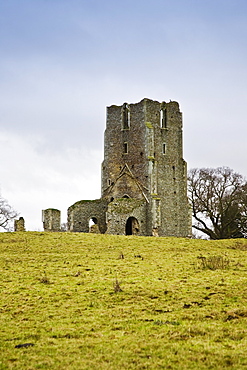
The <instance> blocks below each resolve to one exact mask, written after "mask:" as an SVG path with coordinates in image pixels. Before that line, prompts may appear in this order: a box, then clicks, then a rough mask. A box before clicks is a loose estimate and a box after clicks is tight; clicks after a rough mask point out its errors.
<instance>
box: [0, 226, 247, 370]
mask: <svg viewBox="0 0 247 370" xmlns="http://www.w3.org/2000/svg"><path fill="white" fill-rule="evenodd" d="M0 261H1V262H0V268H1V275H0V283H1V296H0V299H1V306H0V310H1V315H0V328H1V336H0V337H1V339H0V340H1V354H0V369H18V370H19V369H25V370H26V369H49V370H50V369H59V370H61V369H64V370H65V369H66V370H70V369H98V370H99V369H107V370H111V369H112V370H113V369H114V370H116V369H126V370H127V369H223V368H224V369H225V368H229V369H244V368H247V352H246V348H247V305H246V303H247V242H246V241H245V240H240V241H236V240H222V241H206V240H189V239H177V238H154V237H133V236H130V237H125V236H109V235H93V234H81V233H80V234H79V233H37V232H23V233H0ZM22 345H24V346H22ZM16 346H17V347H16Z"/></svg>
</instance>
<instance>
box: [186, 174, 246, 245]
mask: <svg viewBox="0 0 247 370" xmlns="http://www.w3.org/2000/svg"><path fill="white" fill-rule="evenodd" d="M188 192H189V200H190V203H191V208H192V216H193V218H194V223H193V227H194V228H195V229H196V230H199V231H201V232H203V233H205V234H207V235H208V236H209V237H210V239H228V238H241V237H246V236H247V225H246V222H247V183H246V181H245V179H244V178H243V176H242V175H240V174H238V173H236V172H234V171H233V170H231V169H230V168H228V167H219V168H216V169H214V168H201V169H198V168H194V169H192V170H190V171H189V174H188Z"/></svg>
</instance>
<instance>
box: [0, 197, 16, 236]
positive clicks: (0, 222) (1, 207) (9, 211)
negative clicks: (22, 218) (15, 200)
mask: <svg viewBox="0 0 247 370" xmlns="http://www.w3.org/2000/svg"><path fill="white" fill-rule="evenodd" d="M17 215H18V213H17V212H16V211H15V210H14V209H13V208H12V207H11V206H10V205H9V204H8V202H7V200H6V199H4V198H2V197H1V195H0V228H3V229H5V230H8V231H9V230H10V229H11V226H10V223H11V221H12V220H14V218H16V217H17Z"/></svg>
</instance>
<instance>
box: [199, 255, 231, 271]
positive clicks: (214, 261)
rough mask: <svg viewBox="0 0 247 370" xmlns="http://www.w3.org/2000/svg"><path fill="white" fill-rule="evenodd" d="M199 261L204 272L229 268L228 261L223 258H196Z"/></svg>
mask: <svg viewBox="0 0 247 370" xmlns="http://www.w3.org/2000/svg"><path fill="white" fill-rule="evenodd" d="M197 258H198V259H199V260H200V261H201V267H202V269H204V270H218V269H221V270H224V269H226V268H228V267H229V264H230V261H229V259H227V258H226V257H224V256H209V257H202V256H199V257H197Z"/></svg>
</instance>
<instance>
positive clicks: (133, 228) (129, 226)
mask: <svg viewBox="0 0 247 370" xmlns="http://www.w3.org/2000/svg"><path fill="white" fill-rule="evenodd" d="M139 232H140V227H139V222H138V221H137V219H136V218H135V217H129V218H128V220H127V222H126V226H125V234H126V235H138V234H139Z"/></svg>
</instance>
